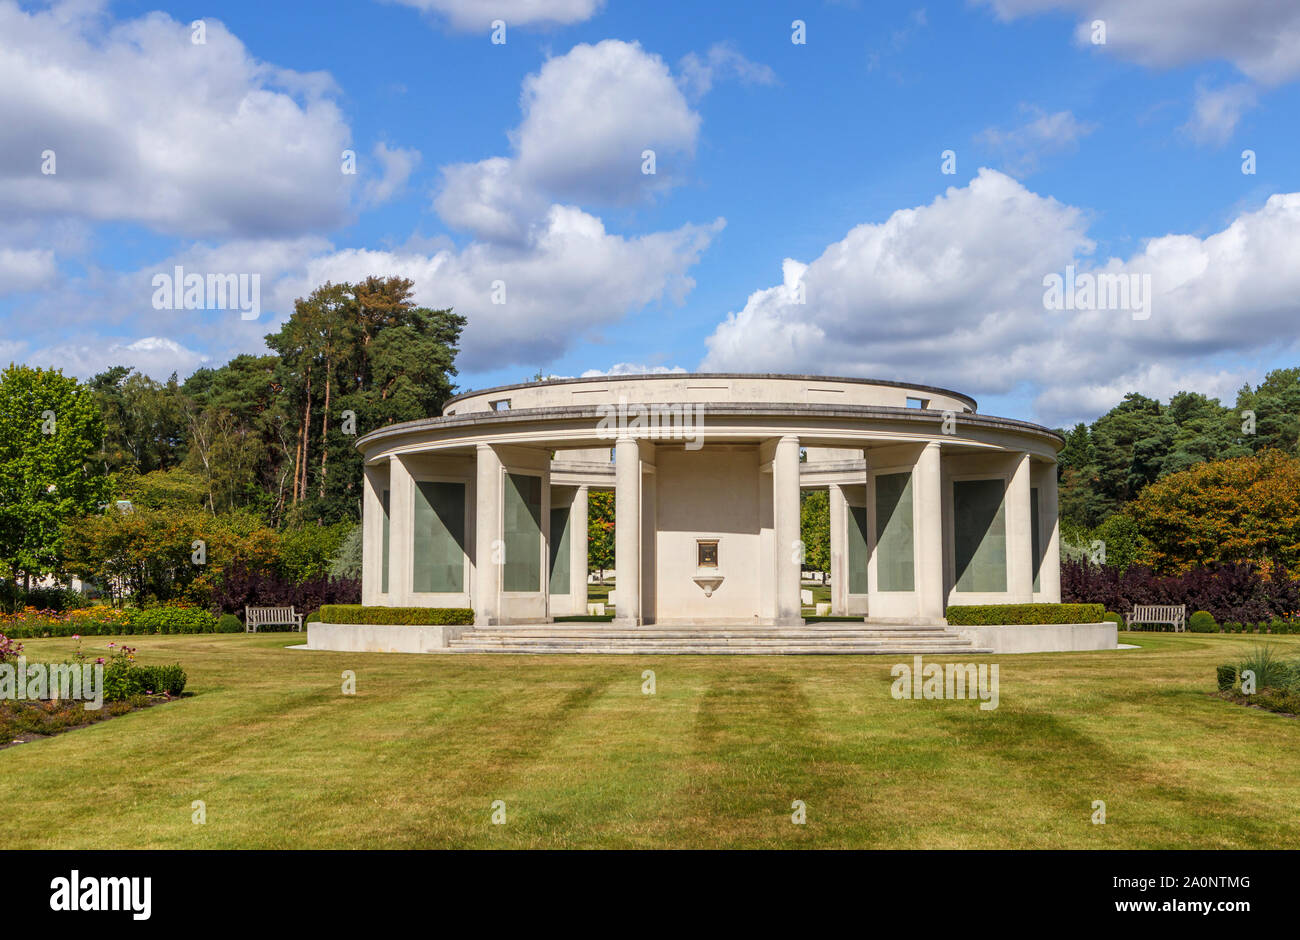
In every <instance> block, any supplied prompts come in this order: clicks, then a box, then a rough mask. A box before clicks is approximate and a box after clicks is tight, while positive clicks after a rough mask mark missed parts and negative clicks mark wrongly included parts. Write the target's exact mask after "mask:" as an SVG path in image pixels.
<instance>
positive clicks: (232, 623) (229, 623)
mask: <svg viewBox="0 0 1300 940" xmlns="http://www.w3.org/2000/svg"><path fill="white" fill-rule="evenodd" d="M217 632H218V633H243V632H244V625H243V623H241V622H240V620H239V618H238V617H236V616H235V615H234V614H222V615H221V616H220V617H218V618H217Z"/></svg>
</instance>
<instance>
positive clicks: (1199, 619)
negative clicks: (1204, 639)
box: [1187, 610, 1219, 633]
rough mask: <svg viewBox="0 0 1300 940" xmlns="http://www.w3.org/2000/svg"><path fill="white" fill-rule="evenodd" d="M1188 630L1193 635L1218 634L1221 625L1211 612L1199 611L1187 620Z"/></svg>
mask: <svg viewBox="0 0 1300 940" xmlns="http://www.w3.org/2000/svg"><path fill="white" fill-rule="evenodd" d="M1187 629H1188V630H1189V631H1191V632H1192V633H1218V632H1219V625H1218V624H1217V623H1216V622H1215V620H1214V615H1213V614H1211V613H1210V612H1209V611H1205V610H1198V611H1197V612H1196V613H1194V614H1192V615H1191V616H1190V617H1188V618H1187Z"/></svg>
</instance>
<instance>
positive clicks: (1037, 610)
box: [948, 604, 1106, 627]
mask: <svg viewBox="0 0 1300 940" xmlns="http://www.w3.org/2000/svg"><path fill="white" fill-rule="evenodd" d="M1105 615H1106V608H1105V607H1103V606H1102V605H1101V604H971V605H969V606H958V607H949V608H948V623H949V625H951V626H954V627H983V626H988V625H990V624H999V625H1000V624H1013V625H1016V626H1029V625H1032V624H1047V623H1100V622H1101V621H1102V619H1103V618H1104V617H1105Z"/></svg>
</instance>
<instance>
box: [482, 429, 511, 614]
mask: <svg viewBox="0 0 1300 940" xmlns="http://www.w3.org/2000/svg"><path fill="white" fill-rule="evenodd" d="M476 461H477V478H476V481H475V487H474V490H475V500H474V625H475V626H479V627H487V626H492V625H494V624H497V623H499V622H500V621H501V565H502V564H503V562H504V560H505V559H504V558H503V557H502V554H501V553H502V552H504V551H505V546H504V543H502V541H501V458H500V456H499V455H498V454H497V452H496V451H495V450H493V449H492V447H491V445H488V444H479V445H478V449H477V451H476Z"/></svg>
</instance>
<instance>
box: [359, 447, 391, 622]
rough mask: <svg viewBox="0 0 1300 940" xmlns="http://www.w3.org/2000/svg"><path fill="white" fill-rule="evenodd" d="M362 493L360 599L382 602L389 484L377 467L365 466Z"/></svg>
mask: <svg viewBox="0 0 1300 940" xmlns="http://www.w3.org/2000/svg"><path fill="white" fill-rule="evenodd" d="M362 474H363V476H362V480H363V486H364V489H363V490H362V496H361V500H362V502H361V603H363V604H367V605H373V604H378V603H380V597H381V596H382V595H381V594H380V588H381V587H383V583H384V582H383V577H384V572H383V567H382V566H383V563H384V503H383V499H384V492H383V491H384V490H385V489H386V488H387V484H386V483H385V482H384V479H383V476H382V475H381V473H380V470H379V468H378V467H374V466H371V465H369V464H367V465H366V466H364V467H363V468H362Z"/></svg>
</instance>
